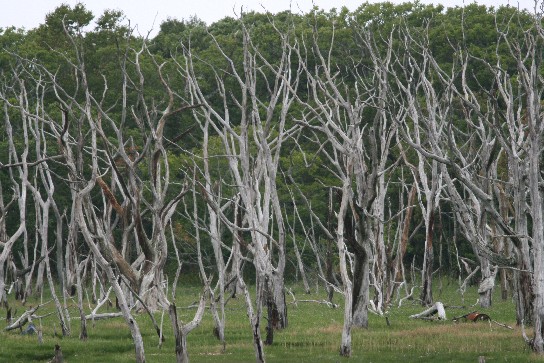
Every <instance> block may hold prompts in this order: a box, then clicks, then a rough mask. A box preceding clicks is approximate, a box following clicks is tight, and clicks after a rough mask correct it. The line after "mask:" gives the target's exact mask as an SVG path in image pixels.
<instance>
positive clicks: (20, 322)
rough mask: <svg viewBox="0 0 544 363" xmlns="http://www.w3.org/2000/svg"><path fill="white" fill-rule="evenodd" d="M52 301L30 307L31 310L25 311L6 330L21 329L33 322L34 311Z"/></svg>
mask: <svg viewBox="0 0 544 363" xmlns="http://www.w3.org/2000/svg"><path fill="white" fill-rule="evenodd" d="M50 302H51V300H50V301H48V302H46V303H43V304H40V305H37V306H36V307H35V308H30V309H29V310H27V311H25V312H24V313H23V315H21V316H20V317H19V318H18V319H17V320H15V322H14V323H12V324H11V325H8V326H6V327H5V328H4V330H5V331H10V330H13V329H21V328H22V327H23V326H24V325H25V324H26V323H28V322H29V321H30V322H32V318H33V316H34V313H35V312H36V311H38V309H39V308H41V307H42V306H44V305H47V304H49V303H50Z"/></svg>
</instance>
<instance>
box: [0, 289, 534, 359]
mask: <svg viewBox="0 0 544 363" xmlns="http://www.w3.org/2000/svg"><path fill="white" fill-rule="evenodd" d="M291 288H292V291H293V292H294V294H295V295H296V297H297V299H322V298H323V297H324V295H321V294H315V293H314V294H312V295H305V294H303V291H302V289H301V288H300V287H298V286H296V285H295V286H291ZM456 289H457V283H456V282H454V281H451V282H448V281H444V282H443V293H442V294H439V293H438V292H435V295H434V298H435V301H442V302H443V303H444V304H447V305H452V306H460V305H465V306H466V308H465V309H457V308H456V309H446V312H447V315H448V321H444V322H436V321H423V320H412V319H409V318H408V316H409V315H411V314H414V313H418V312H420V311H422V310H423V309H422V307H421V306H420V305H419V304H416V303H413V302H412V301H405V302H404V304H403V306H402V307H401V308H396V307H394V308H392V309H391V310H390V312H389V320H390V323H391V326H387V324H386V321H385V319H384V318H382V317H379V316H375V315H371V316H370V327H369V329H368V330H361V329H355V330H354V331H353V342H352V344H353V346H352V351H353V355H352V357H351V358H349V359H346V358H341V357H340V356H339V355H338V348H339V342H340V334H341V329H342V309H341V308H338V309H331V308H329V307H327V306H326V305H322V304H316V303H302V302H300V303H298V305H297V306H295V305H293V304H290V305H289V327H288V328H287V329H286V330H283V331H280V332H276V334H275V341H274V344H273V345H272V346H267V347H266V348H265V354H266V358H267V361H269V362H311V363H317V362H339V361H353V362H395V363H407V362H477V361H478V358H479V357H480V356H484V357H485V359H486V362H537V361H542V362H544V358H541V357H538V356H537V355H535V354H533V353H532V352H531V351H530V350H529V349H528V348H527V347H526V345H525V343H524V342H523V339H522V336H521V330H520V329H519V328H518V327H516V326H515V312H514V306H513V303H512V302H511V301H501V300H500V297H499V295H498V293H496V294H495V299H494V305H493V307H492V308H491V309H486V310H482V309H478V307H471V305H472V304H474V303H475V301H476V299H477V293H476V287H472V288H470V289H469V290H468V291H467V293H466V294H465V301H464V303H463V302H462V301H461V296H460V295H459V293H457V292H456ZM199 292H200V288H199V287H186V288H184V287H180V288H179V289H178V296H179V300H178V307H183V306H189V305H190V304H192V303H193V302H195V301H197V300H198V295H199ZM321 292H323V291H321ZM335 299H336V302H339V301H340V300H339V299H340V297H339V296H338V295H335ZM288 300H289V301H290V302H291V301H292V297H290V296H289V297H288ZM10 303H11V304H12V306H13V307H14V308H15V307H16V308H17V316H19V315H21V314H22V313H23V312H24V311H25V310H26V308H27V307H28V306H30V305H33V303H34V304H35V303H36V302H34V301H31V302H28V303H27V307H23V306H20V305H17V303H16V302H14V301H13V302H11V301H10ZM53 309H54V305H53V303H50V304H49V305H48V306H46V307H44V308H43V309H40V310H39V311H38V314H39V315H41V314H44V313H46V312H48V311H52V310H53ZM473 310H479V311H480V312H485V313H487V314H488V315H490V316H491V318H492V319H494V320H497V321H499V322H502V323H506V324H508V325H510V326H512V327H514V330H509V329H505V328H503V327H500V326H497V325H494V324H493V325H490V324H489V323H488V322H478V323H472V322H462V323H453V322H452V321H451V318H452V317H454V316H460V315H463V314H465V313H467V312H470V311H473ZM70 313H71V315H72V317H75V316H78V314H77V309H76V304H75V302H71V308H70ZM193 314H194V309H185V308H181V309H179V316H180V318H181V319H183V320H184V321H188V320H191V319H192V316H193ZM156 318H157V321H158V322H159V323H160V321H161V314H160V313H159V314H157V316H156ZM138 321H139V323H140V328H141V330H142V335H143V338H144V342H145V352H146V358H147V361H148V362H175V355H174V342H173V339H172V329H171V325H170V320H169V317H168V315H167V314H165V315H164V328H165V335H166V341H165V343H164V344H163V346H162V348H158V337H157V335H156V333H155V331H154V329H153V326H152V324H151V322H150V321H149V317H148V316H147V315H146V314H140V315H139V316H138ZM35 323H36V325H39V323H38V322H35ZM4 324H5V323H4ZM42 324H43V344H42V345H39V344H38V340H37V336H36V335H21V334H20V333H19V331H10V332H5V331H3V329H2V331H1V332H0V362H48V361H49V360H51V359H52V357H53V354H54V346H55V344H59V345H60V346H61V348H62V351H63V355H64V359H65V361H66V362H69V363H70V362H74V363H75V362H132V361H134V358H133V357H134V350H133V347H132V340H131V337H130V333H129V330H128V328H127V327H126V325H125V323H124V321H123V320H122V318H115V319H110V320H100V321H96V322H95V324H94V326H93V325H92V323H91V322H89V323H88V334H89V338H88V340H87V341H85V342H83V341H80V340H79V339H78V336H79V320H77V319H74V318H73V319H72V322H71V328H72V336H71V337H67V338H61V337H59V336H58V335H59V334H60V329H59V327H58V322H57V319H56V317H55V316H54V315H52V316H49V317H47V318H45V319H43V320H42ZM212 328H213V322H212V319H211V316H210V315H209V314H206V315H205V317H204V320H203V322H202V324H201V325H200V326H199V327H198V328H197V329H196V330H194V331H193V332H192V333H191V334H190V336H189V339H188V349H189V355H190V359H191V361H192V362H254V361H255V359H254V352H253V346H252V342H251V331H250V329H249V323H248V319H247V316H246V311H245V306H244V304H243V301H242V299H241V298H238V299H232V300H230V301H229V302H228V304H227V325H226V340H227V350H226V353H221V346H220V344H219V342H218V341H217V340H216V339H215V338H214V336H213V334H212ZM527 331H528V333H530V327H529V328H527ZM55 333H56V335H55ZM263 334H264V332H263Z"/></svg>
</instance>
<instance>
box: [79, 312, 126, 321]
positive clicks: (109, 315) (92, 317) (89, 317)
mask: <svg viewBox="0 0 544 363" xmlns="http://www.w3.org/2000/svg"><path fill="white" fill-rule="evenodd" d="M122 316H123V313H122V312H118V313H102V314H89V315H85V320H104V319H111V318H119V317H122ZM74 319H77V317H76V318H74Z"/></svg>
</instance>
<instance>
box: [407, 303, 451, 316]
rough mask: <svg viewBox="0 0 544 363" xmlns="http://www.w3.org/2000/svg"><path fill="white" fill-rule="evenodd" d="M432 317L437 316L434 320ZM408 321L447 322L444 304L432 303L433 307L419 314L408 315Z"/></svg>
mask: <svg viewBox="0 0 544 363" xmlns="http://www.w3.org/2000/svg"><path fill="white" fill-rule="evenodd" d="M433 315H438V316H437V317H436V318H432V316H433ZM410 319H424V320H447V318H446V310H445V309H444V304H442V303H441V302H440V301H437V302H435V303H434V305H433V306H431V307H430V308H428V309H427V310H425V311H422V312H421V313H419V314H414V315H410Z"/></svg>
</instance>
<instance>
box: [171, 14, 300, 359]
mask: <svg viewBox="0 0 544 363" xmlns="http://www.w3.org/2000/svg"><path fill="white" fill-rule="evenodd" d="M240 26H241V31H242V34H243V44H242V54H243V58H244V62H243V66H242V68H240V67H239V66H238V65H236V64H235V63H234V61H233V60H232V59H231V58H230V57H229V56H228V55H227V54H226V52H225V51H224V50H223V48H222V46H221V45H220V44H219V42H218V41H217V40H215V39H213V37H212V39H213V41H214V42H215V45H216V47H217V49H218V50H219V52H220V54H221V55H222V57H223V59H224V61H225V62H226V65H227V68H228V72H229V76H230V77H232V79H233V80H234V81H235V84H237V85H238V87H239V91H238V90H237V91H236V94H239V96H235V95H234V93H232V91H231V90H228V89H226V84H225V81H224V80H223V76H218V77H217V78H216V82H217V83H216V86H217V88H216V89H217V91H218V95H217V94H216V96H215V97H219V100H220V101H221V105H220V106H216V105H215V104H213V103H212V102H211V101H210V99H209V97H208V95H207V94H205V93H204V90H203V89H202V88H201V85H200V82H199V80H198V76H197V74H195V63H197V62H198V59H197V58H195V57H193V54H192V52H191V49H189V48H188V49H186V50H185V55H186V65H180V67H181V68H182V69H183V70H184V72H186V77H187V79H188V80H189V90H190V92H191V96H192V97H193V100H194V102H196V103H199V104H202V108H201V109H195V110H194V115H195V118H196V119H198V120H199V122H200V124H201V125H208V126H207V127H210V128H211V130H213V133H214V134H215V135H216V137H217V138H218V139H219V140H220V141H221V148H222V151H221V152H222V153H224V154H223V155H224V157H223V159H224V160H225V161H226V162H227V163H228V171H229V173H230V178H231V180H232V181H233V184H234V185H235V186H236V189H237V194H238V195H239V198H240V208H241V209H240V211H241V213H242V214H243V217H242V220H240V223H241V225H235V224H233V223H232V222H230V221H229V220H228V218H227V217H226V216H225V215H224V213H223V211H221V208H220V205H218V204H217V201H216V198H215V197H210V198H207V202H208V204H209V205H210V207H211V208H213V209H214V211H215V213H217V214H218V215H219V216H220V217H221V220H222V222H223V223H224V224H225V225H227V226H228V228H230V229H232V230H237V229H241V230H240V232H242V233H244V234H248V235H249V236H251V241H250V242H249V243H248V244H247V245H245V247H246V248H247V250H248V251H249V252H250V253H251V255H252V262H253V264H254V266H255V269H256V275H257V286H258V287H259V288H262V289H264V290H263V291H264V292H265V295H266V298H265V299H264V300H262V299H261V297H260V290H259V289H258V291H257V299H256V301H257V306H256V307H255V310H256V311H257V312H258V311H260V309H261V307H260V306H259V304H260V303H261V302H263V301H264V303H266V305H267V308H268V321H269V324H270V327H269V330H268V331H269V333H272V328H273V329H281V328H285V327H287V324H288V319H287V304H286V301H285V288H284V270H285V263H286V256H285V246H286V245H285V240H286V227H285V223H284V216H283V211H282V208H281V205H280V200H279V196H278V192H277V187H276V179H277V178H278V164H279V158H280V155H281V151H282V144H283V142H284V141H285V139H286V138H287V137H288V136H289V134H290V132H291V131H290V130H289V129H288V125H287V124H286V123H287V114H288V110H289V108H290V106H291V104H292V101H293V94H292V91H293V90H296V87H297V85H298V77H299V73H300V72H299V71H297V70H294V71H293V70H292V62H291V51H290V49H289V47H288V43H289V41H290V39H289V35H288V34H283V33H281V32H279V31H278V37H279V38H280V41H281V44H282V46H281V56H280V59H279V62H278V63H277V64H276V63H274V64H273V63H270V62H269V61H268V60H267V59H266V58H265V57H264V56H263V54H262V53H261V52H260V51H259V49H258V48H257V47H256V46H255V45H254V44H253V43H252V41H251V34H250V32H249V30H248V29H247V28H246V27H245V25H244V24H243V22H240ZM212 71H213V72H214V73H215V74H218V75H219V72H220V70H219V69H215V68H214V69H212ZM261 85H262V86H261ZM261 89H265V90H267V91H266V92H265V93H264V94H262V92H261ZM230 104H234V105H235V106H234V108H233V109H231V107H232V106H229V105H230ZM233 113H236V114H237V115H238V116H237V118H238V119H237V120H233V119H232V116H231V114H233ZM206 188H208V190H209V187H205V189H206ZM211 192H212V193H213V191H211ZM206 193H209V191H206ZM272 220H273V221H274V224H272V223H271V221H272ZM240 242H241V241H239V243H240ZM239 282H240V283H242V281H241V280H240V279H239ZM246 294H247V291H246ZM247 301H248V302H250V300H247ZM248 309H250V310H251V311H253V308H250V306H249V305H248ZM248 314H249V310H248ZM249 315H251V316H254V318H252V319H251V320H252V325H253V327H252V329H253V330H254V334H256V335H255V341H256V342H258V341H260V336H259V335H258V334H259V333H258V330H259V325H260V317H259V314H256V313H251V314H249ZM261 351H262V347H260V346H259V344H257V343H256V352H257V353H256V354H257V356H258V357H262V359H264V355H262V354H261V353H260V352H261ZM258 359H261V358H258Z"/></svg>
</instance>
